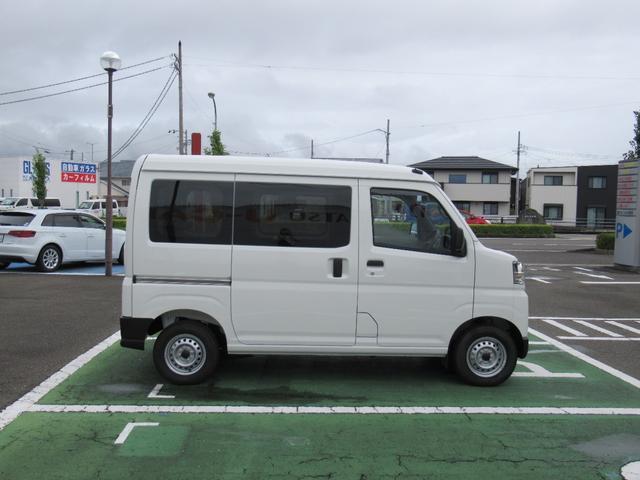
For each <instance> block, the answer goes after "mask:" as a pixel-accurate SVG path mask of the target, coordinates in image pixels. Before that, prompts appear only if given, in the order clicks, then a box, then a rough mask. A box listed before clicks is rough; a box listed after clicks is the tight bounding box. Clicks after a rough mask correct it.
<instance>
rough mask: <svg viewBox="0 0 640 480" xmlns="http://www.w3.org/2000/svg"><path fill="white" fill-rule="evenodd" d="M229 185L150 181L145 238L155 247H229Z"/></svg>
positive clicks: (231, 185) (230, 191)
mask: <svg viewBox="0 0 640 480" xmlns="http://www.w3.org/2000/svg"><path fill="white" fill-rule="evenodd" d="M232 205H233V183H231V182H211V181H192V180H154V181H153V183H152V184H151V198H150V208H149V238H150V240H151V241H152V242H159V243H200V244H218V245H219V244H223V245H229V244H231V223H232Z"/></svg>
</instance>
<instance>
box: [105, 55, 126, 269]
mask: <svg viewBox="0 0 640 480" xmlns="http://www.w3.org/2000/svg"><path fill="white" fill-rule="evenodd" d="M121 64H122V61H121V60H120V57H119V56H118V54H117V53H115V52H104V53H103V54H102V56H101V57H100V65H101V66H102V68H103V69H104V70H106V71H107V74H108V76H109V103H108V106H107V132H108V133H107V219H106V220H107V227H106V232H105V245H104V262H105V269H104V274H105V276H107V277H110V276H111V267H112V264H113V200H112V196H111V119H112V118H113V102H112V85H113V72H115V71H116V70H118V69H119V68H120V65H121Z"/></svg>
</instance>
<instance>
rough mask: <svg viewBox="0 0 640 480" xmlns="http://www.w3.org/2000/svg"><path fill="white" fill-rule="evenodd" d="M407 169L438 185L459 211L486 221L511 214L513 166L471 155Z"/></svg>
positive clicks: (439, 159)
mask: <svg viewBox="0 0 640 480" xmlns="http://www.w3.org/2000/svg"><path fill="white" fill-rule="evenodd" d="M410 166H411V167H415V168H419V169H420V170H424V171H425V172H426V173H428V174H429V175H431V176H432V177H433V178H434V179H435V180H436V181H437V182H439V183H440V185H441V186H442V188H443V190H444V191H445V193H446V194H447V195H448V196H449V198H450V199H451V200H452V201H453V203H454V204H455V205H456V207H458V209H460V210H465V211H468V212H471V213H473V214H474V215H482V216H484V217H490V218H491V217H494V218H497V217H504V216H508V215H510V214H511V212H512V204H513V195H512V193H511V192H512V188H511V183H512V181H511V180H512V175H514V174H515V173H516V168H515V167H512V166H510V165H505V164H503V163H498V162H494V161H492V160H487V159H486V158H481V157H475V156H471V157H438V158H434V159H432V160H427V161H424V162H419V163H415V164H413V165H410Z"/></svg>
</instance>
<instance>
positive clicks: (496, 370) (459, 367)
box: [453, 325, 517, 387]
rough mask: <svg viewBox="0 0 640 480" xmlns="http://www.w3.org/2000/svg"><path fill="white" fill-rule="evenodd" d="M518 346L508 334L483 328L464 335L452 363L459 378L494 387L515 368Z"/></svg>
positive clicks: (498, 329) (500, 330) (503, 331)
mask: <svg viewBox="0 0 640 480" xmlns="http://www.w3.org/2000/svg"><path fill="white" fill-rule="evenodd" d="M516 361H517V351H516V345H515V342H514V341H513V338H512V337H511V335H509V332H507V331H505V330H502V329H500V328H497V327H492V326H489V325H487V326H480V327H476V328H473V329H471V330H469V331H468V332H467V333H465V334H464V335H463V336H462V337H461V338H460V340H459V341H458V343H457V344H456V345H455V351H454V356H453V363H454V365H455V368H456V372H457V373H458V375H459V376H460V377H461V378H462V379H463V380H464V381H465V382H466V383H469V384H471V385H477V386H482V387H494V386H496V385H500V384H501V383H502V382H504V381H505V380H506V379H507V378H509V377H510V376H511V373H513V370H514V368H515V367H516Z"/></svg>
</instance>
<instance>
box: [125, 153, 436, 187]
mask: <svg viewBox="0 0 640 480" xmlns="http://www.w3.org/2000/svg"><path fill="white" fill-rule="evenodd" d="M139 162H144V163H143V164H142V171H154V172H203V173H247V174H267V175H294V176H298V175H300V176H302V175H304V176H313V177H341V178H372V179H381V180H409V181H422V182H433V181H434V180H433V178H431V176H429V175H428V174H426V173H424V172H422V171H421V170H417V169H415V168H413V169H412V168H410V167H404V166H400V165H385V164H375V163H364V162H352V161H344V160H316V159H309V158H274V157H235V156H231V155H225V156H216V157H212V156H207V155H159V154H152V155H147V156H146V157H140V158H139V159H138V163H139ZM134 170H135V169H134ZM418 172H419V173H418Z"/></svg>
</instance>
